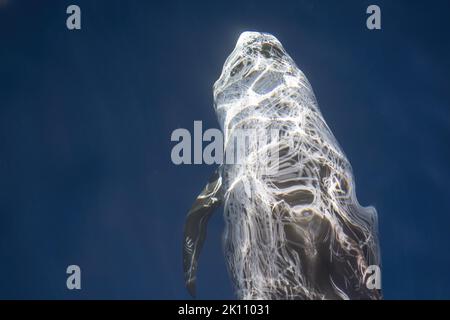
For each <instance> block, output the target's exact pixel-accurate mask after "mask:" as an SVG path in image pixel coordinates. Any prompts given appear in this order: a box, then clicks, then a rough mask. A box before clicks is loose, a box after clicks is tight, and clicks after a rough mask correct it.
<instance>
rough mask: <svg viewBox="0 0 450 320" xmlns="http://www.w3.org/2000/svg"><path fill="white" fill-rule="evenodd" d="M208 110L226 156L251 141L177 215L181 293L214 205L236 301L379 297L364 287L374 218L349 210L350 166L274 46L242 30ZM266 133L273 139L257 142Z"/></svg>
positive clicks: (370, 211)
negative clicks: (181, 218)
mask: <svg viewBox="0 0 450 320" xmlns="http://www.w3.org/2000/svg"><path fill="white" fill-rule="evenodd" d="M214 102H215V110H216V113H217V116H218V119H219V123H220V125H221V127H222V131H223V133H224V145H225V150H226V152H230V150H231V151H233V148H234V146H235V141H236V138H239V135H240V134H242V130H244V131H249V132H251V134H250V139H249V140H250V141H249V142H248V145H246V153H245V155H244V156H243V157H242V160H241V161H240V162H239V163H236V164H229V163H225V164H224V165H222V166H220V167H219V168H218V170H217V171H216V173H215V174H214V176H213V177H212V178H211V179H210V181H209V182H208V184H207V185H206V187H205V188H204V190H203V191H202V192H201V194H200V195H199V196H198V197H197V199H196V201H195V203H194V205H193V206H192V208H191V209H190V211H189V213H188V215H187V220H186V224H185V231H184V245H183V264H184V272H185V281H186V286H187V288H188V290H189V292H190V293H191V294H192V295H195V279H196V271H197V262H198V258H199V254H200V250H201V248H202V245H203V242H204V240H205V236H206V226H207V222H208V219H209V217H210V216H211V214H212V213H213V211H214V209H215V208H217V207H218V206H220V205H223V207H224V219H225V223H226V229H225V232H224V252H225V258H226V262H227V265H228V270H229V273H230V276H231V278H232V281H233V284H234V287H235V291H236V294H237V296H238V297H239V298H241V299H379V298H381V291H380V290H379V289H369V288H368V286H367V285H366V279H367V274H366V271H367V268H368V267H369V266H370V265H379V264H380V255H379V246H378V240H377V213H376V210H375V209H374V208H373V207H366V208H363V207H361V206H360V205H359V203H358V201H357V199H356V194H355V186H354V179H353V174H352V169H351V166H350V163H349V162H348V160H347V158H346V157H345V154H344V153H343V151H342V150H341V148H340V146H339V144H338V143H337V141H336V139H335V138H334V136H333V134H332V133H331V130H330V129H329V127H328V126H327V124H326V123H325V120H324V119H323V116H322V114H321V112H320V110H319V107H318V105H317V102H316V99H315V96H314V93H313V90H312V88H311V86H310V84H309V82H308V80H307V79H306V77H305V76H304V74H303V73H302V72H301V71H300V70H299V69H298V68H297V66H296V65H295V63H294V61H293V60H292V59H291V58H290V57H289V55H288V54H287V53H286V51H285V50H284V48H283V46H282V45H281V43H280V42H279V41H278V40H277V39H276V38H275V37H274V36H272V35H270V34H263V33H257V32H244V33H243V34H242V35H241V36H240V37H239V40H238V42H237V44H236V47H235V49H234V51H233V52H232V53H231V55H230V56H229V57H228V59H227V60H226V62H225V64H224V67H223V71H222V74H221V76H220V78H219V79H218V80H217V81H216V83H215V84H214ZM273 130H276V132H277V137H276V139H274V138H272V139H270V138H267V139H258V138H259V137H262V136H267V133H268V131H273ZM268 150H272V151H276V154H277V155H278V158H277V161H272V158H270V157H268V156H267V154H268V152H267V151H268Z"/></svg>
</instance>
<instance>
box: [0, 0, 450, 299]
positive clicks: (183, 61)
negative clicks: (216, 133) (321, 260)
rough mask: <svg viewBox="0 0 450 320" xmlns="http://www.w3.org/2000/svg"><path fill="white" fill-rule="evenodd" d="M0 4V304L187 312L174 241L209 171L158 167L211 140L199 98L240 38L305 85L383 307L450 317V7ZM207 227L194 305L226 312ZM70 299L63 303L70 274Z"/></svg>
mask: <svg viewBox="0 0 450 320" xmlns="http://www.w3.org/2000/svg"><path fill="white" fill-rule="evenodd" d="M73 2H74V3H76V4H78V5H79V6H80V8H81V10H82V29H81V30H79V31H69V30H67V28H66V26H65V22H66V18H67V14H66V7H67V6H68V5H69V4H72V2H68V1H58V2H55V1H39V2H38V1H14V0H9V1H0V4H1V5H0V75H1V76H0V298H10V299H17V298H19V299H22V298H32V299H35V298H39V299H42V298H48V299H52V298H60V299H75V298H82V299H85V298H86V299H93V298H112V299H115V298H123V299H136V298H138V299H184V298H189V295H188V294H187V291H186V290H185V288H184V281H183V273H182V261H181V253H182V230H183V224H184V218H185V215H186V213H187V210H188V209H189V207H190V206H191V204H192V202H193V201H194V199H195V197H196V196H197V194H198V193H199V192H200V190H201V189H202V188H203V186H204V184H205V183H206V181H207V180H208V178H209V176H210V175H211V174H212V172H213V171H214V166H208V165H181V166H176V165H174V164H173V163H172V162H171V158H170V152H171V149H172V147H173V146H174V143H173V142H171V141H170V135H171V133H172V131H173V130H174V129H176V128H187V129H189V130H192V129H193V121H194V120H202V121H203V126H204V128H205V129H206V128H215V127H218V123H217V120H216V118H215V114H214V111H213V100H212V84H213V83H214V81H215V80H216V79H217V78H218V77H219V74H220V71H221V68H222V65H223V63H224V61H225V59H226V57H227V56H228V54H229V53H230V52H231V50H232V49H233V47H234V45H235V42H236V40H237V38H238V37H239V34H240V33H241V32H243V31H245V30H256V31H263V32H269V33H272V34H274V35H275V36H276V37H277V38H278V39H279V40H280V41H281V42H282V43H283V45H284V47H285V48H286V50H287V51H288V52H289V54H290V55H291V56H292V58H293V59H294V60H295V61H296V62H297V64H298V66H299V67H300V69H302V70H303V71H304V73H305V74H306V76H307V77H308V79H309V80H310V82H311V84H312V86H313V88H314V91H315V93H316V96H317V99H318V101H319V105H320V108H321V110H322V113H323V115H324V117H325V119H326V121H327V122H328V124H329V126H330V127H331V129H332V131H333V133H334V134H335V136H336V137H337V139H338V141H339V142H340V144H341V146H342V147H343V149H344V151H345V152H346V154H347V156H348V158H349V160H350V162H351V163H352V166H353V169H354V173H355V177H356V187H357V194H358V199H359V200H360V202H361V204H363V205H374V206H375V207H376V208H377V210H378V215H379V233H380V241H381V250H382V263H383V264H382V272H383V293H384V296H385V298H388V299H401V298H423V299H437V298H446V299H450V232H449V231H450V202H449V199H450V189H449V187H448V185H446V183H447V182H448V181H450V168H449V163H450V150H449V142H450V80H449V76H448V75H449V71H450V62H449V59H448V57H449V56H450V40H449V39H450V37H449V31H450V24H449V23H448V15H449V12H450V4H449V3H448V2H446V1H439V0H435V1H414V2H412V1H377V4H378V5H379V6H380V7H381V12H382V30H379V31H369V30H367V28H366V18H367V15H366V13H365V11H366V8H367V6H368V5H370V4H372V3H371V2H369V1H356V0H355V1H350V0H348V1H339V2H337V1H331V0H330V1H312V0H311V1H306V0H304V1H299V0H296V1H245V2H244V1H222V2H212V1H209V2H192V1H165V2H164V3H163V4H159V5H155V4H152V3H151V2H148V1H129V2H125V1H117V0H115V1H81V0H79V1H73ZM222 230H223V221H222V217H221V212H220V210H218V212H217V213H216V214H215V215H214V217H213V218H212V220H211V221H210V224H209V228H208V237H207V241H206V243H205V246H204V250H203V253H202V255H201V258H200V267H199V273H198V284H197V287H198V298H201V299H221V298H223V299H226V298H233V292H232V288H231V285H230V281H229V279H228V275H227V271H226V268H225V262H224V258H223V255H222V252H221V233H222ZM71 264H77V265H79V266H80V267H81V270H82V289H81V290H79V291H77V290H73V291H69V290H67V288H66V278H67V274H66V268H67V266H68V265H71Z"/></svg>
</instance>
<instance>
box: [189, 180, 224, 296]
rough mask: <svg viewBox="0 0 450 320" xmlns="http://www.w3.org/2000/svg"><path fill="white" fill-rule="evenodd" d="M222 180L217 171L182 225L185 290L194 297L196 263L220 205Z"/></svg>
mask: <svg viewBox="0 0 450 320" xmlns="http://www.w3.org/2000/svg"><path fill="white" fill-rule="evenodd" d="M221 186H222V178H221V176H220V175H219V173H218V171H216V172H215V173H214V175H213V176H212V177H211V179H210V181H209V182H208V184H207V185H206V187H205V188H204V189H203V191H202V192H201V193H200V194H199V195H198V197H197V199H196V200H195V202H194V204H193V205H192V207H191V209H190V210H189V212H188V214H187V217H186V223H185V225H184V243H183V269H184V279H185V284H186V288H187V290H188V291H189V293H190V294H191V295H192V296H193V297H195V277H196V272H197V263H198V258H199V255H200V251H201V249H202V246H203V242H204V240H205V237H206V226H207V223H208V220H209V218H210V217H211V215H212V213H213V212H214V209H216V208H217V207H218V206H220V204H221V202H222V201H221V199H220V189H221Z"/></svg>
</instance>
